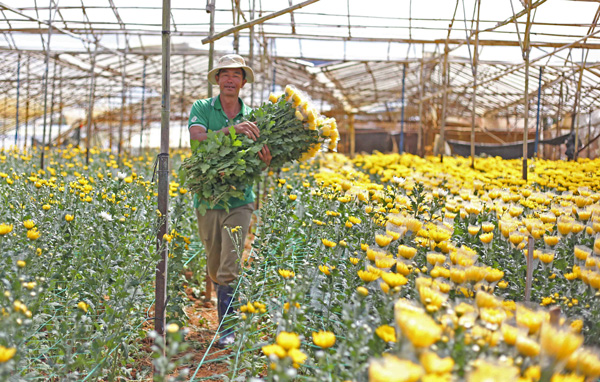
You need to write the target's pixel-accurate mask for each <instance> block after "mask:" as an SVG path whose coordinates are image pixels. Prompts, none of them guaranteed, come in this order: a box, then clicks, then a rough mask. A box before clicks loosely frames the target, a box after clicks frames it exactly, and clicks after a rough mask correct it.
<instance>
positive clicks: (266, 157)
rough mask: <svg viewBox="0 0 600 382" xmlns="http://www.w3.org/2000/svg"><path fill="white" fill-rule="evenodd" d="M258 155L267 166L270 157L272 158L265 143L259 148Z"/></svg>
mask: <svg viewBox="0 0 600 382" xmlns="http://www.w3.org/2000/svg"><path fill="white" fill-rule="evenodd" d="M258 157H259V158H260V160H261V161H263V162H265V164H266V165H267V167H268V166H269V165H270V164H271V159H273V157H272V156H271V150H269V148H268V147H267V145H264V146H263V148H262V149H260V151H259V152H258Z"/></svg>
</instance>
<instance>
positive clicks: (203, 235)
mask: <svg viewBox="0 0 600 382" xmlns="http://www.w3.org/2000/svg"><path fill="white" fill-rule="evenodd" d="M252 211H254V203H249V204H246V205H244V206H240V207H236V208H232V209H230V210H229V212H227V211H225V210H207V211H206V214H205V215H204V216H201V215H200V214H199V213H198V210H196V217H197V218H198V233H199V234H200V239H201V240H202V243H203V244H204V248H205V250H206V267H207V268H208V275H209V277H210V278H211V279H212V281H214V282H216V283H217V284H220V285H229V284H230V283H232V282H233V281H234V280H235V279H236V278H237V276H238V275H239V266H240V264H239V262H238V254H237V250H238V249H240V248H237V249H236V244H237V245H238V246H239V247H241V251H243V250H244V242H245V240H246V236H247V235H248V229H249V227H250V219H251V217H252ZM237 226H240V227H242V229H241V231H238V232H237V233H235V234H233V236H234V237H235V238H236V240H238V241H240V242H238V243H236V244H234V242H233V241H232V240H231V236H230V234H229V232H228V230H226V229H225V227H229V228H234V227H237ZM240 232H241V235H240Z"/></svg>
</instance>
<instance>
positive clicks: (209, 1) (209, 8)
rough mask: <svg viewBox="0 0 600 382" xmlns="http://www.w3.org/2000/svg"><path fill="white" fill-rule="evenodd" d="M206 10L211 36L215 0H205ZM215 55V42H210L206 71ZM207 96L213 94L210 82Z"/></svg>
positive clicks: (213, 24)
mask: <svg viewBox="0 0 600 382" xmlns="http://www.w3.org/2000/svg"><path fill="white" fill-rule="evenodd" d="M206 12H208V13H210V26H209V29H208V35H209V36H210V37H212V35H213V34H214V33H215V0H206ZM214 55H215V43H214V42H211V43H210V45H209V47H208V71H209V72H210V71H211V70H212V69H213V58H214ZM207 91H208V92H207V93H208V98H211V97H212V96H213V89H212V84H211V83H210V82H209V83H208V88H207Z"/></svg>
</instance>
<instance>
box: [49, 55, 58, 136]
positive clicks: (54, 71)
mask: <svg viewBox="0 0 600 382" xmlns="http://www.w3.org/2000/svg"><path fill="white" fill-rule="evenodd" d="M55 92H56V58H55V59H54V68H53V69H52V94H51V95H50V126H49V129H48V145H49V146H52V125H53V124H54V93H55Z"/></svg>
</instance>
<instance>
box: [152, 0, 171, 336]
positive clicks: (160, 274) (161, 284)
mask: <svg viewBox="0 0 600 382" xmlns="http://www.w3.org/2000/svg"><path fill="white" fill-rule="evenodd" d="M170 69H171V0H163V17H162V98H161V100H162V102H161V120H160V125H161V126H160V154H159V155H158V210H159V211H160V217H159V224H160V226H159V229H158V234H157V237H156V247H157V250H158V251H159V253H160V258H161V260H160V261H159V263H158V265H157V267H156V295H155V299H156V303H155V305H154V307H155V308H154V309H155V310H154V317H155V320H154V330H156V332H157V333H158V334H159V335H160V336H163V338H164V335H165V326H166V319H165V310H166V303H167V270H168V259H169V243H168V242H167V241H166V240H164V239H163V237H164V235H165V234H166V233H167V232H168V231H169V121H170V106H171V103H170V102H171V94H170V91H171V89H170Z"/></svg>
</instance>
